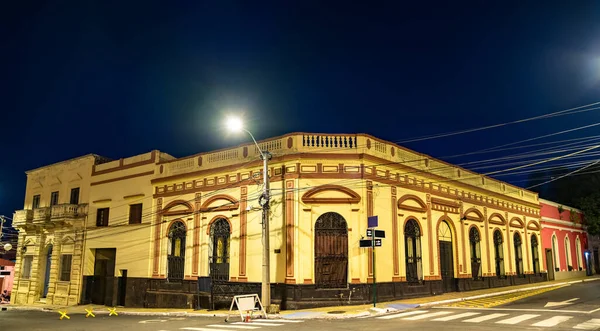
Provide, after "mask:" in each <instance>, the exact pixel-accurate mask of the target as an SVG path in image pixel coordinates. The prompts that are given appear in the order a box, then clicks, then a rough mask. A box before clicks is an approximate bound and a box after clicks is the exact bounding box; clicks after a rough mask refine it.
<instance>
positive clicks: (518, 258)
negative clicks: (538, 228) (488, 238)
mask: <svg viewBox="0 0 600 331" xmlns="http://www.w3.org/2000/svg"><path fill="white" fill-rule="evenodd" d="M513 238H514V239H513V242H514V244H515V266H516V268H517V270H516V271H517V276H518V277H524V276H525V274H524V272H523V249H522V248H521V246H522V245H521V235H520V234H519V233H518V232H515V235H514V237H513Z"/></svg>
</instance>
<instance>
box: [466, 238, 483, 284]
mask: <svg viewBox="0 0 600 331" xmlns="http://www.w3.org/2000/svg"><path fill="white" fill-rule="evenodd" d="M469 242H470V243H471V274H472V275H473V279H482V278H481V244H480V242H481V237H480V235H479V230H477V228H475V227H472V228H471V230H469Z"/></svg>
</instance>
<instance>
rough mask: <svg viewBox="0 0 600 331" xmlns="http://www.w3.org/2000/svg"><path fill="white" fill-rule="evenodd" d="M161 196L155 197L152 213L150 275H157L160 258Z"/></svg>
mask: <svg viewBox="0 0 600 331" xmlns="http://www.w3.org/2000/svg"><path fill="white" fill-rule="evenodd" d="M162 201H163V199H162V198H158V199H156V214H154V261H153V268H152V277H158V261H159V259H160V229H161V222H160V218H161V216H160V213H161V211H162Z"/></svg>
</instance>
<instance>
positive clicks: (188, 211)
mask: <svg viewBox="0 0 600 331" xmlns="http://www.w3.org/2000/svg"><path fill="white" fill-rule="evenodd" d="M177 206H184V207H185V208H186V210H173V211H171V209H173V208H175V207H177ZM193 212H194V207H193V206H192V204H191V203H189V202H188V201H185V200H175V201H171V202H169V203H168V204H167V205H166V206H165V208H163V210H162V212H161V216H176V215H187V214H191V213H193Z"/></svg>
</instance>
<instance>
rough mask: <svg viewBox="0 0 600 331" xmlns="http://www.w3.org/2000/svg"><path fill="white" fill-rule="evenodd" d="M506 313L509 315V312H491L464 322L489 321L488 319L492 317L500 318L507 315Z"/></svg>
mask: <svg viewBox="0 0 600 331" xmlns="http://www.w3.org/2000/svg"><path fill="white" fill-rule="evenodd" d="M506 315H508V314H500V313H496V314H489V315H483V316H479V317H475V318H471V319H470V320H464V321H463V322H468V323H479V322H483V321H488V320H491V319H494V318H498V317H502V316H506Z"/></svg>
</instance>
